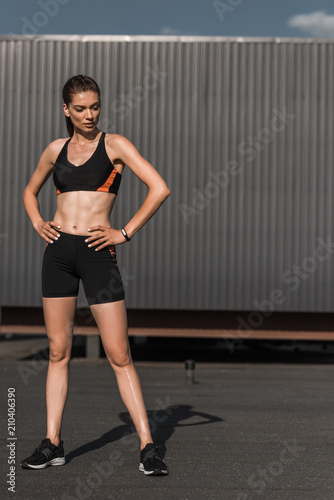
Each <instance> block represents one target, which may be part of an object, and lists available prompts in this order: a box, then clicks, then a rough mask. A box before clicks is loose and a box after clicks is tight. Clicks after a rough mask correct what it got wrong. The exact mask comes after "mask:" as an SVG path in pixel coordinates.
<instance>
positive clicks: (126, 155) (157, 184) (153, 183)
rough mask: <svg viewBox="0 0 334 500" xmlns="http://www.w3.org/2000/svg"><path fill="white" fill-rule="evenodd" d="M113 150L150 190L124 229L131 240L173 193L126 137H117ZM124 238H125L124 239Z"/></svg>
mask: <svg viewBox="0 0 334 500" xmlns="http://www.w3.org/2000/svg"><path fill="white" fill-rule="evenodd" d="M113 149H114V151H115V152H116V154H117V158H119V159H120V160H122V161H123V162H124V163H125V164H126V165H127V166H128V167H129V168H130V169H131V170H132V172H133V173H134V174H135V175H136V176H137V177H138V178H139V179H140V180H141V181H142V182H143V183H144V184H146V186H147V187H148V188H149V191H148V194H147V197H146V199H145V201H144V203H143V204H142V206H141V207H140V209H139V210H138V212H137V213H136V214H135V215H134V217H132V219H131V220H130V221H129V222H128V223H127V224H126V226H125V227H124V229H125V230H126V232H127V234H128V236H129V237H130V238H131V237H132V236H133V235H134V234H135V233H136V232H137V231H139V229H141V228H142V227H143V226H144V224H146V222H147V221H148V220H149V219H150V218H151V217H152V215H153V214H155V212H156V211H157V210H158V208H159V207H160V206H161V205H162V203H163V202H164V201H165V200H166V199H167V198H168V196H170V194H171V191H170V189H169V188H168V186H167V184H166V182H165V181H164V179H163V178H162V177H161V175H160V174H159V173H158V172H157V170H156V169H155V168H154V167H153V166H152V165H151V164H150V163H149V162H148V161H147V160H145V158H143V157H142V156H141V154H140V153H139V152H138V150H137V149H136V147H135V146H134V145H133V144H132V143H131V142H130V141H129V140H128V139H127V138H126V137H124V136H122V135H116V137H115V138H114V140H113ZM123 238H124V237H123Z"/></svg>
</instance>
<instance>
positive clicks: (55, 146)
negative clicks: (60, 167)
mask: <svg viewBox="0 0 334 500" xmlns="http://www.w3.org/2000/svg"><path fill="white" fill-rule="evenodd" d="M69 139H70V137H65V138H63V137H61V138H59V139H55V140H54V141H51V142H50V143H49V144H48V145H47V147H46V148H45V151H47V152H48V153H49V155H51V156H52V158H53V159H54V161H53V163H55V161H56V159H57V157H58V156H59V153H60V151H61V150H62V149H63V147H64V145H65V144H66V142H67V141H68V140H69Z"/></svg>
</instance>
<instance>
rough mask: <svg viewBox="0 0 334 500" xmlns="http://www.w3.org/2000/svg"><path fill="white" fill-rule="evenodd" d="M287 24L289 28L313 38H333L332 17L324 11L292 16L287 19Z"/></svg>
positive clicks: (333, 18)
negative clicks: (298, 30)
mask: <svg viewBox="0 0 334 500" xmlns="http://www.w3.org/2000/svg"><path fill="white" fill-rule="evenodd" d="M287 24H288V26H290V27H291V28H299V29H300V30H302V31H305V32H306V33H308V34H310V35H313V36H317V37H334V16H330V15H329V14H327V13H326V12H324V11H316V12H311V13H310V14H299V15H298V16H293V17H291V18H290V19H288V22H287Z"/></svg>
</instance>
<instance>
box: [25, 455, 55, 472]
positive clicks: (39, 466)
mask: <svg viewBox="0 0 334 500" xmlns="http://www.w3.org/2000/svg"><path fill="white" fill-rule="evenodd" d="M64 464H65V457H58V458H53V459H52V460H50V461H49V462H45V464H40V465H31V464H27V463H24V462H23V463H22V464H20V465H21V467H23V468H24V469H45V467H47V466H48V465H64Z"/></svg>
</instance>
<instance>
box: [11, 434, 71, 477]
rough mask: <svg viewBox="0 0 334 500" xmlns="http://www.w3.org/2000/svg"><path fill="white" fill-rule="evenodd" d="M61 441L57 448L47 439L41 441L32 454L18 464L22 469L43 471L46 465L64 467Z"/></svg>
mask: <svg viewBox="0 0 334 500" xmlns="http://www.w3.org/2000/svg"><path fill="white" fill-rule="evenodd" d="M63 444H64V443H63V441H60V444H59V446H56V445H55V444H53V443H51V441H50V439H49V438H45V439H42V441H41V443H40V444H39V445H38V447H37V448H36V449H35V450H34V453H33V454H32V455H31V456H30V457H28V458H25V459H24V460H22V462H21V463H20V465H21V467H23V468H24V469H45V467H47V466H48V465H64V464H65V455H64V447H63Z"/></svg>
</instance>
